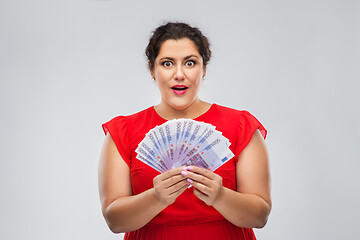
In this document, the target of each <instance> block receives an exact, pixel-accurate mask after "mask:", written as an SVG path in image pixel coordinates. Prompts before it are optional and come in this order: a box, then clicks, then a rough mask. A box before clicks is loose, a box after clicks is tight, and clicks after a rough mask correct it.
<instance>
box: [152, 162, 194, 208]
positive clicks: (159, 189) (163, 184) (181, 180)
mask: <svg viewBox="0 0 360 240" xmlns="http://www.w3.org/2000/svg"><path fill="white" fill-rule="evenodd" d="M183 168H184V167H178V168H173V169H171V170H169V171H166V172H164V173H162V174H160V175H157V176H156V177H155V178H154V180H153V183H154V194H155V196H156V197H157V198H158V199H159V200H160V201H161V202H162V203H164V204H166V205H170V204H172V203H173V202H175V200H176V198H177V197H178V196H180V194H182V193H183V192H184V191H185V190H186V189H187V188H188V186H189V182H188V181H187V179H186V178H185V177H184V176H182V175H181V171H183Z"/></svg>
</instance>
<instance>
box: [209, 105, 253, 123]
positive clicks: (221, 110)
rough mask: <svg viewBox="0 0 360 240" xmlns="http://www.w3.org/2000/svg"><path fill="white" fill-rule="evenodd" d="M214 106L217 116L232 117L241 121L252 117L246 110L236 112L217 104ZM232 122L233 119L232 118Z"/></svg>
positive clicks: (233, 109) (236, 110)
mask: <svg viewBox="0 0 360 240" xmlns="http://www.w3.org/2000/svg"><path fill="white" fill-rule="evenodd" d="M214 105H215V107H216V111H217V114H219V115H220V116H226V117H234V118H237V119H241V120H245V119H247V118H252V117H254V116H253V115H252V114H251V113H250V112H248V111H247V110H238V109H235V108H231V107H226V106H222V105H218V104H214ZM232 120H234V119H233V118H232Z"/></svg>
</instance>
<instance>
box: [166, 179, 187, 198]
mask: <svg viewBox="0 0 360 240" xmlns="http://www.w3.org/2000/svg"><path fill="white" fill-rule="evenodd" d="M188 185H189V184H188V182H187V181H186V179H184V180H182V181H181V182H178V183H176V184H175V185H173V186H171V187H169V188H168V189H166V190H165V191H166V192H167V194H168V195H173V194H175V195H176V194H177V193H178V192H179V195H180V194H181V193H182V192H183V191H185V190H186V189H187V187H188Z"/></svg>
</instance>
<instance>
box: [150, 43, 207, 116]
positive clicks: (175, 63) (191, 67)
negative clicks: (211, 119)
mask: <svg viewBox="0 0 360 240" xmlns="http://www.w3.org/2000/svg"><path fill="white" fill-rule="evenodd" d="M151 76H152V77H153V78H154V79H155V81H156V83H157V85H158V87H159V90H160V93H161V104H167V105H168V106H170V107H172V108H173V109H176V110H184V109H186V108H188V107H189V106H191V104H193V103H194V101H195V100H198V92H199V88H200V84H201V81H202V79H203V78H204V76H205V67H204V64H203V59H202V57H201V55H200V54H199V52H198V50H197V47H196V45H195V43H194V42H193V41H191V40H190V39H188V38H182V39H179V40H174V39H169V40H166V41H165V42H163V44H162V45H161V48H160V51H159V54H158V56H157V57H156V59H155V62H154V68H153V69H152V70H151Z"/></svg>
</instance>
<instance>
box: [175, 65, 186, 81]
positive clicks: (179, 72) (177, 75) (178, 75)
mask: <svg viewBox="0 0 360 240" xmlns="http://www.w3.org/2000/svg"><path fill="white" fill-rule="evenodd" d="M174 79H175V80H178V81H181V80H184V79H185V74H184V71H183V69H182V66H177V67H176V70H175V74H174Z"/></svg>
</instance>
